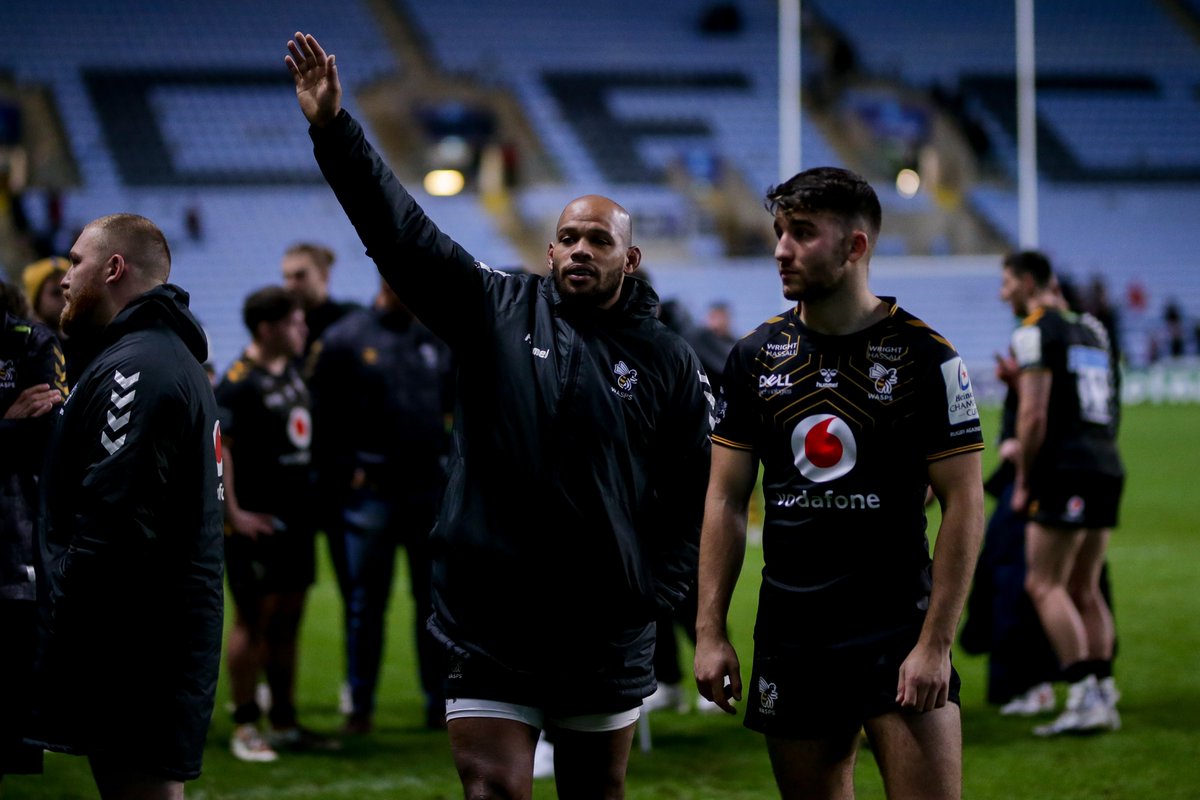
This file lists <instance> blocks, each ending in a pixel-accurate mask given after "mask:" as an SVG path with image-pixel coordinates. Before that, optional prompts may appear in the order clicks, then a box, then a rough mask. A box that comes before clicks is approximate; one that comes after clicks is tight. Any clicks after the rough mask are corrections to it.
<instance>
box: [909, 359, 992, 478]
mask: <svg viewBox="0 0 1200 800" xmlns="http://www.w3.org/2000/svg"><path fill="white" fill-rule="evenodd" d="M925 381H926V383H925V386H924V387H923V393H924V395H925V398H924V401H923V402H922V408H923V410H924V420H923V423H924V424H923V425H922V428H923V430H922V433H921V437H922V440H923V441H924V442H925V443H926V446H925V458H926V460H927V461H937V460H939V459H943V458H948V457H950V456H954V455H958V454H960V453H967V452H971V451H974V450H982V449H983V429H982V428H981V427H980V424H979V410H978V409H977V408H976V406H975V388H974V386H972V385H971V376H970V373H968V371H967V364H966V362H965V361H963V359H962V357H961V356H959V355H958V353H956V352H955V351H954V350H953V349H950V348H944V349H942V350H941V351H940V352H938V353H937V354H936V357H935V366H934V367H933V369H931V370H929V371H928V372H927V373H926V378H925Z"/></svg>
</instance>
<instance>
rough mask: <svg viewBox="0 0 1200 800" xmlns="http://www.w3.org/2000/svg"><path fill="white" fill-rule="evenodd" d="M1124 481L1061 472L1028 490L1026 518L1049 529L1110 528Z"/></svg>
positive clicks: (1118, 506)
mask: <svg viewBox="0 0 1200 800" xmlns="http://www.w3.org/2000/svg"><path fill="white" fill-rule="evenodd" d="M1124 486H1125V479H1124V478H1123V477H1120V476H1113V475H1100V474H1097V473H1095V472H1080V471H1076V470H1064V471H1061V472H1056V473H1054V474H1052V475H1050V476H1047V477H1046V478H1045V479H1044V480H1043V481H1041V482H1038V483H1035V484H1034V485H1033V486H1031V487H1030V489H1029V497H1030V502H1029V518H1030V519H1031V520H1033V521H1034V522H1037V523H1040V524H1042V525H1046V526H1048V527H1051V528H1071V529H1076V528H1114V527H1116V525H1117V511H1118V509H1119V508H1120V505H1121V491H1122V489H1123V488H1124Z"/></svg>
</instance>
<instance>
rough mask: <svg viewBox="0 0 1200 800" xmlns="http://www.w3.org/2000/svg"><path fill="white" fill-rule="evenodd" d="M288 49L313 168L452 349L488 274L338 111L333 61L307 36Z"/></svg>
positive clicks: (385, 271)
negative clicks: (306, 123)
mask: <svg viewBox="0 0 1200 800" xmlns="http://www.w3.org/2000/svg"><path fill="white" fill-rule="evenodd" d="M287 46H288V55H287V56H286V57H285V59H284V61H285V63H286V64H287V67H288V70H289V72H291V74H292V80H293V81H294V82H295V84H296V98H297V100H298V101H299V103H300V110H301V111H303V112H304V116H305V118H306V119H308V121H309V123H310V127H309V135H310V136H311V137H312V140H313V153H314V154H315V155H316V158H317V164H318V166H320V168H321V172H322V174H323V175H324V176H325V180H326V181H327V182H328V183H329V186H330V188H331V189H333V191H334V194H336V195H337V198H338V202H340V203H341V205H342V209H343V210H344V211H345V212H346V216H347V217H348V218H349V219H350V222H351V223H352V224H353V225H354V228H355V230H356V231H358V238H359V239H360V240H361V241H362V243H363V245H364V246H365V247H366V249H367V255H368V256H370V257H371V259H372V260H373V261H374V262H375V265H376V266H377V267H378V268H379V272H380V273H381V274H382V275H383V277H384V278H385V279H386V280H387V282H388V283H389V284H390V285H391V287H392V288H393V289H394V290H395V291H396V294H398V295H399V296H400V299H401V300H403V301H404V304H405V305H407V306H408V307H409V308H410V309H411V310H412V311H413V313H414V314H416V315H417V317H418V318H420V320H421V321H422V322H423V323H424V324H425V325H426V326H427V327H428V328H430V329H431V330H433V331H434V333H436V334H438V336H440V337H441V338H442V339H443V340H444V341H446V342H448V343H450V344H452V345H453V344H454V343H456V342H458V341H464V340H468V339H470V338H471V337H472V336H474V335H475V334H476V333H477V330H476V329H475V328H474V327H473V326H474V325H475V324H476V323H478V322H479V321H480V314H479V313H477V312H478V311H479V309H480V305H479V304H480V302H481V301H482V298H483V294H484V281H485V277H484V276H485V275H487V274H488V270H486V269H485V268H480V267H479V266H478V265H477V264H476V261H475V258H474V257H473V256H472V255H471V254H470V253H468V252H467V251H466V250H464V249H463V248H462V247H460V246H459V245H458V243H457V242H455V241H454V240H453V239H451V238H450V237H449V236H447V235H446V234H444V233H442V231H440V230H439V229H438V227H437V226H436V225H435V224H434V223H433V221H432V220H430V219H429V217H428V216H426V214H425V212H424V210H423V209H422V208H421V207H420V205H418V204H417V202H416V200H414V199H413V197H412V195H410V194H409V193H408V191H407V190H406V189H405V188H404V186H402V185H401V184H400V181H399V180H397V179H396V176H395V175H394V174H393V173H392V171H391V169H389V168H388V166H387V165H386V164H385V163H384V162H383V159H382V158H380V156H379V154H378V153H376V152H375V149H374V148H373V147H372V146H371V144H370V143H369V142H368V141H367V139H366V136H365V135H364V134H363V130H362V127H361V126H360V125H359V124H358V122H356V121H355V120H354V118H353V117H351V116H350V114H348V113H347V112H346V110H345V109H344V108H342V106H341V97H342V88H341V82H340V81H339V79H338V69H337V64H336V60H335V59H336V57H335V56H334V55H331V54H327V53H326V52H325V50H324V49H323V48H322V47H321V45H320V43H319V42H317V40H316V38H315V37H313V36H312V35H309V34H303V33H299V32H297V33H296V35H295V37H294V38H293V39H292V41H290V42H288V45H287Z"/></svg>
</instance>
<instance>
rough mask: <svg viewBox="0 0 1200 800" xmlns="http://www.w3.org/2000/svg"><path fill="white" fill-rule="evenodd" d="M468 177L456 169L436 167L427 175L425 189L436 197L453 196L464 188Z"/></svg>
mask: <svg viewBox="0 0 1200 800" xmlns="http://www.w3.org/2000/svg"><path fill="white" fill-rule="evenodd" d="M465 183H466V179H465V178H463V174H462V173H461V172H459V171H458V170H456V169H435V170H433V171H431V172H429V173H428V174H426V175H425V191H426V192H428V193H429V194H431V195H433V196H434V197H451V196H453V195H456V194H458V193H459V192H461V191H462V190H463V185H464V184H465Z"/></svg>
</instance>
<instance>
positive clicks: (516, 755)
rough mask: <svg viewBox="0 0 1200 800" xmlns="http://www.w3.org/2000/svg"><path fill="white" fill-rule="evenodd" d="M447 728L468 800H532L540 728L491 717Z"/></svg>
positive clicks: (459, 721) (462, 720)
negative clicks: (534, 754) (535, 755)
mask: <svg viewBox="0 0 1200 800" xmlns="http://www.w3.org/2000/svg"><path fill="white" fill-rule="evenodd" d="M446 727H447V730H448V731H449V734H450V750H451V752H452V753H453V754H454V766H455V767H457V768H458V777H459V780H461V781H462V786H463V795H464V796H465V797H466V798H467V800H529V798H530V797H531V796H532V795H533V750H534V747H536V746H537V739H538V730H537V728H534V727H532V726H530V725H526V724H525V723H523V722H517V721H516V720H510V719H493V718H490V717H466V718H458V719H452V720H450V721H449V722H448V723H447V726H446Z"/></svg>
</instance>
